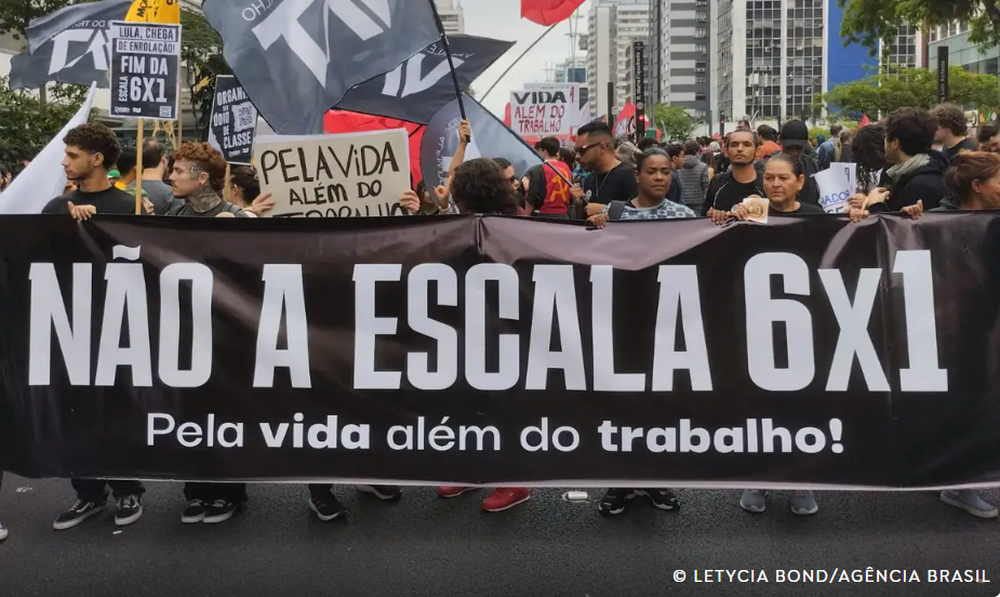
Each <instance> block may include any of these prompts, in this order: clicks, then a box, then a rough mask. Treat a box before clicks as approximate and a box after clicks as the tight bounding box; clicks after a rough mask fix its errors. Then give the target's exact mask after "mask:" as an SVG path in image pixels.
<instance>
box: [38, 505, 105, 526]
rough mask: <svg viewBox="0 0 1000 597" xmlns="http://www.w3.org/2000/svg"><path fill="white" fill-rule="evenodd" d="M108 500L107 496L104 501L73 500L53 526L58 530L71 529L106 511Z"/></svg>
mask: <svg viewBox="0 0 1000 597" xmlns="http://www.w3.org/2000/svg"><path fill="white" fill-rule="evenodd" d="M106 502H107V498H104V501H103V502H85V501H83V500H80V499H78V500H76V501H75V502H73V505H72V506H71V507H70V509H69V510H67V511H65V512H63V513H62V514H60V515H59V518H57V519H56V521H55V522H53V523H52V528H53V529H55V530H57V531H65V530H66V529H71V528H73V527H75V526H76V525H78V524H80V523H81V522H83V521H85V520H87V519H88V518H90V517H91V516H95V515H97V514H100V513H101V512H104V506H105V505H106Z"/></svg>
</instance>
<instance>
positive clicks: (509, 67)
mask: <svg viewBox="0 0 1000 597" xmlns="http://www.w3.org/2000/svg"><path fill="white" fill-rule="evenodd" d="M558 24H559V23H556V25H558ZM556 25H553V26H551V27H549V28H548V29H546V30H545V32H543V33H542V34H541V35H540V36H538V39H536V40H535V42H534V43H532V44H531V45H530V46H528V49H526V50H525V51H523V52H521V55H520V56H518V57H517V60H515V61H514V62H513V63H511V65H510V66H508V67H507V70H505V71H503V74H501V75H500V76H499V77H498V78H497V80H496V81H494V82H493V85H491V86H490V88H489V89H487V90H486V93H484V94H483V97H482V98H480V99H483V100H485V99H486V96H487V95H489V94H490V92H491V91H493V88H495V87H496V86H497V84H498V83H500V81H502V80H503V78H504V77H506V76H507V73H509V72H510V71H511V69H513V68H514V67H515V66H517V63H518V62H520V61H521V59H522V58H524V57H525V56H527V55H528V52H530V51H531V50H533V49H534V48H535V46H537V45H538V42H540V41H542V39H544V38H545V36H546V35H548V34H549V32H550V31H552V30H553V29H555V28H556ZM574 56H575V54H574Z"/></svg>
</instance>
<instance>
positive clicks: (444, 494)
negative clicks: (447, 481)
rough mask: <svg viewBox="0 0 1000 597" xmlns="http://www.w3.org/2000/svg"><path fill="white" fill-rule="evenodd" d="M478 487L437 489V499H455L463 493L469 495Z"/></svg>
mask: <svg viewBox="0 0 1000 597" xmlns="http://www.w3.org/2000/svg"><path fill="white" fill-rule="evenodd" d="M477 489H479V488H478V487H438V497H439V498H445V499H449V498H456V497H458V496H460V495H462V494H463V493H469V492H470V491H476V490H477Z"/></svg>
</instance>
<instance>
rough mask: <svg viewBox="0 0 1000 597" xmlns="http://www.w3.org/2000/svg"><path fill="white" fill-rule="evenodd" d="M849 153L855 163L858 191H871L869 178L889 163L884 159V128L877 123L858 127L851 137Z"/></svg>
mask: <svg viewBox="0 0 1000 597" xmlns="http://www.w3.org/2000/svg"><path fill="white" fill-rule="evenodd" d="M851 155H852V156H853V157H854V163H855V164H857V170H858V172H857V175H858V184H859V185H861V188H860V189H858V190H860V191H864V192H866V193H867V192H869V191H871V189H870V188H868V187H869V186H871V180H872V178H873V177H874V175H875V173H876V172H879V171H881V170H882V169H883V168H885V167H886V166H888V165H889V161H888V160H886V159H885V129H884V128H882V127H881V126H879V125H877V124H870V125H868V126H866V127H864V128H861V129H858V132H857V134H856V135H854V138H853V139H851Z"/></svg>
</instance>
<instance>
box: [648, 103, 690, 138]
mask: <svg viewBox="0 0 1000 597" xmlns="http://www.w3.org/2000/svg"><path fill="white" fill-rule="evenodd" d="M653 120H654V122H653V124H654V125H655V126H656V127H658V128H659V129H660V130H662V131H663V136H664V137H665V138H666V139H667V140H668V141H684V140H686V139H690V138H691V133H693V132H694V126H695V124H694V120H692V119H691V115H690V114H688V113H687V110H685V109H684V108H681V107H680V106H668V105H666V104H656V106H655V107H654V108H653Z"/></svg>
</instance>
